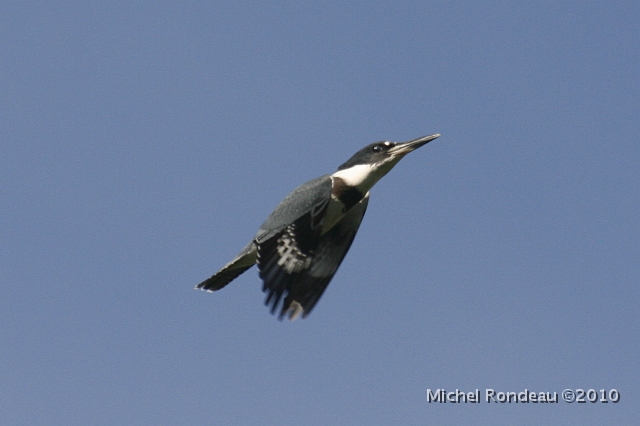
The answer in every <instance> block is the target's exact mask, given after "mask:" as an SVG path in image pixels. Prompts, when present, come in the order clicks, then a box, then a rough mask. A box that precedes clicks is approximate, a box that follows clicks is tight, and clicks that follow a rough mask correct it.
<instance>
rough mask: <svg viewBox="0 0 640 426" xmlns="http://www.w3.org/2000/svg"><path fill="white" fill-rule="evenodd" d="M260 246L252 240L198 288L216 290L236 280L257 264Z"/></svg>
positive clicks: (197, 287)
mask: <svg viewBox="0 0 640 426" xmlns="http://www.w3.org/2000/svg"><path fill="white" fill-rule="evenodd" d="M257 253H258V248H257V246H256V244H255V243H254V242H253V241H251V242H250V243H249V244H247V246H246V247H245V248H243V249H242V251H241V252H240V253H239V254H238V255H237V256H236V257H235V259H233V260H232V261H231V262H229V263H227V264H226V265H225V266H224V267H223V268H222V269H220V270H219V271H218V272H216V273H215V274H214V275H213V276H211V277H210V278H208V279H206V280H204V281H203V282H201V283H200V284H198V285H197V286H196V289H200V290H207V291H216V290H220V289H221V288H223V287H224V286H226V285H227V284H229V283H230V282H231V281H233V280H235V279H236V278H237V277H238V276H239V275H240V274H242V273H243V272H244V271H246V270H247V269H249V268H251V267H252V266H253V265H255V264H256V259H257Z"/></svg>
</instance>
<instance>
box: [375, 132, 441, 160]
mask: <svg viewBox="0 0 640 426" xmlns="http://www.w3.org/2000/svg"><path fill="white" fill-rule="evenodd" d="M439 137H440V134H439V133H436V134H435V135H429V136H423V137H421V138H418V139H413V140H410V141H409V142H400V143H397V144H396V146H394V147H393V148H391V149H390V150H389V151H388V152H389V153H390V154H394V155H404V154H408V153H410V152H411V151H413V150H416V149H418V148H420V147H421V146H422V145H426V144H427V143H429V142H431V141H432V140H434V139H436V138H439Z"/></svg>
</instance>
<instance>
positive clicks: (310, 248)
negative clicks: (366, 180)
mask: <svg viewBox="0 0 640 426" xmlns="http://www.w3.org/2000/svg"><path fill="white" fill-rule="evenodd" d="M368 202H369V197H368V195H367V196H365V198H363V199H362V200H361V201H360V202H359V203H358V204H356V205H355V206H354V207H352V208H351V209H350V210H349V211H348V212H347V213H346V214H345V216H344V217H343V218H342V219H341V220H340V221H339V222H337V223H336V224H335V225H334V226H333V227H332V228H331V229H330V230H329V231H328V232H327V233H325V234H324V235H322V236H319V234H318V235H316V236H315V238H304V239H303V238H301V237H300V235H307V232H308V231H309V229H310V225H309V222H311V217H310V216H311V215H303V216H302V217H300V218H299V219H298V220H296V221H294V223H292V224H290V225H289V226H286V227H284V228H283V229H281V230H280V231H279V232H277V233H275V234H274V235H272V236H271V237H270V238H268V239H266V240H264V241H263V242H262V243H260V244H258V268H259V269H260V278H262V280H263V282H264V284H263V288H262V290H263V291H264V292H266V293H267V298H266V301H265V304H266V305H271V312H272V313H275V311H276V310H277V308H278V305H279V302H280V300H281V299H282V297H283V295H285V293H286V296H285V299H284V301H283V303H282V307H281V310H280V313H279V317H280V318H282V317H283V316H284V315H285V314H288V315H289V318H290V319H294V318H295V317H296V316H297V315H298V314H300V313H302V316H303V318H304V317H306V316H307V315H309V313H310V312H311V310H312V309H313V307H314V306H315V304H316V303H317V302H318V300H319V299H320V296H322V293H323V292H324V290H325V288H327V285H329V282H330V281H331V278H333V275H334V274H335V272H336V270H337V269H338V267H339V266H340V263H342V260H343V259H344V257H345V255H346V254H347V251H348V250H349V247H351V243H352V242H353V239H354V238H355V236H356V233H357V232H358V228H359V227H360V223H361V222H362V218H363V217H364V214H365V211H366V209H367V204H368Z"/></svg>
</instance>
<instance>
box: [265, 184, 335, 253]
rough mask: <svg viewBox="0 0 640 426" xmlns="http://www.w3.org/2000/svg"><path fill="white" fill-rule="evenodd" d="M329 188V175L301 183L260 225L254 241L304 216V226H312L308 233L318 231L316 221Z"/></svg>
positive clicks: (266, 238) (327, 195)
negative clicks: (306, 220)
mask: <svg viewBox="0 0 640 426" xmlns="http://www.w3.org/2000/svg"><path fill="white" fill-rule="evenodd" d="M331 189H332V182H331V176H329V175H324V176H320V177H319V178H317V179H313V180H310V181H309V182H307V183H303V184H302V185H300V186H299V187H297V188H296V189H294V190H293V191H291V193H290V194H289V195H287V196H286V197H285V198H284V200H282V201H281V202H280V204H278V207H276V208H275V210H274V211H273V213H271V214H270V215H269V217H268V218H267V220H265V221H264V223H263V224H262V225H261V226H260V229H259V230H258V233H257V234H256V236H255V237H254V241H255V242H256V243H258V244H261V243H262V242H264V241H266V240H268V239H270V238H272V237H273V236H274V235H276V234H278V233H279V232H281V231H282V230H283V229H284V228H286V227H287V226H289V225H291V224H293V223H295V222H297V221H300V220H303V221H304V220H305V218H307V219H309V223H306V224H305V226H307V227H309V228H313V229H312V230H311V231H312V232H310V234H313V233H314V232H315V231H318V232H319V229H318V228H321V226H318V225H321V224H320V223H318V221H319V220H321V219H322V217H323V214H324V212H325V209H326V208H327V205H328V204H329V201H330V199H331ZM301 225H302V224H300V223H299V224H298V229H300V226H301Z"/></svg>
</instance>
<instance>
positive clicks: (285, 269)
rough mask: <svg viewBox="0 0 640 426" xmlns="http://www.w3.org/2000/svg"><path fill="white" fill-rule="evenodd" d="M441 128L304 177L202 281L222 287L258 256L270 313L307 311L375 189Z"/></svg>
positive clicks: (378, 145)
mask: <svg viewBox="0 0 640 426" xmlns="http://www.w3.org/2000/svg"><path fill="white" fill-rule="evenodd" d="M439 136H440V135H439V134H435V135H430V136H424V137H421V138H418V139H414V140H411V141H408V142H389V141H382V142H376V143H372V144H370V145H367V146H365V147H364V148H362V149H361V150H360V151H358V152H356V153H355V154H354V155H353V156H352V157H351V158H350V159H349V160H348V161H347V162H346V163H344V164H342V165H341V166H340V167H338V171H336V172H335V173H333V174H331V175H324V176H320V177H319V178H317V179H313V180H310V181H309V182H307V183H304V184H302V185H300V186H299V187H297V188H296V189H294V190H293V191H292V192H291V193H290V194H289V195H287V196H286V197H285V198H284V200H282V201H281V202H280V204H279V205H278V206H277V207H276V209H275V210H274V211H273V213H271V215H270V216H269V217H268V218H267V220H265V222H264V223H263V224H262V226H260V229H258V232H257V233H256V235H255V236H254V237H253V239H252V240H251V241H249V244H247V245H246V246H245V248H243V249H242V251H241V252H240V253H239V254H238V255H237V256H236V257H235V259H233V260H232V261H231V262H229V263H227V264H226V265H225V266H224V267H223V268H222V269H221V270H220V271H218V272H217V273H216V274H215V275H213V276H212V277H211V278H209V279H207V280H205V281H203V282H202V283H200V284H198V285H197V286H196V289H202V290H207V291H216V290H220V289H221V288H223V287H224V286H226V285H227V284H229V283H230V282H231V281H233V280H234V279H235V278H237V277H238V276H239V275H240V274H242V273H243V272H245V271H246V270H247V269H249V268H251V267H252V266H253V265H255V264H256V263H257V264H258V270H259V272H260V278H261V279H262V281H263V285H262V291H263V292H264V293H266V299H265V305H267V306H270V307H271V313H272V314H275V313H276V311H277V310H278V307H280V312H279V314H278V318H279V319H282V318H283V317H284V316H288V317H289V319H290V320H294V319H295V318H296V317H297V316H298V315H300V314H302V318H305V317H306V316H307V315H309V313H311V311H312V310H313V308H314V306H315V305H316V303H318V300H319V299H320V296H322V293H323V292H324V290H325V289H326V288H327V285H329V282H330V281H331V278H333V275H334V274H335V273H336V271H337V270H338V267H339V266H340V263H342V260H343V259H344V256H345V255H346V254H347V251H349V247H351V243H352V242H353V239H354V238H355V236H356V233H357V232H358V228H359V227H360V223H361V222H362V218H363V217H364V213H365V211H366V210H367V204H368V203H369V190H370V189H371V188H372V187H373V185H375V184H376V182H378V181H379V180H380V179H381V178H382V177H383V176H384V175H386V174H387V173H388V172H389V171H390V170H391V169H392V168H393V167H394V166H395V165H396V164H398V162H399V161H400V160H401V159H402V158H403V157H404V156H405V155H407V154H408V153H410V152H411V151H414V150H415V149H417V148H420V147H421V146H423V145H425V144H427V143H428V142H430V141H432V140H434V139H436V138H437V137H439ZM283 297H284V300H283ZM280 301H282V304H280Z"/></svg>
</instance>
